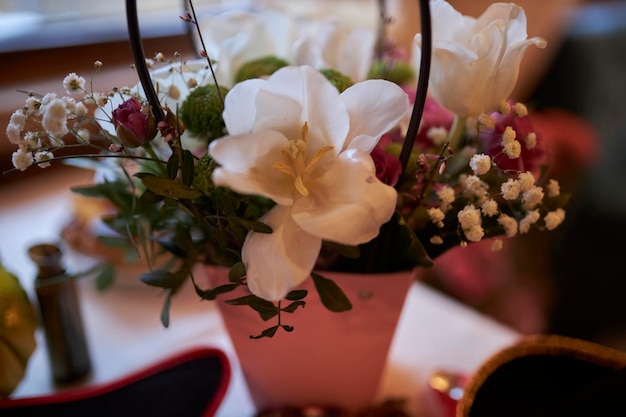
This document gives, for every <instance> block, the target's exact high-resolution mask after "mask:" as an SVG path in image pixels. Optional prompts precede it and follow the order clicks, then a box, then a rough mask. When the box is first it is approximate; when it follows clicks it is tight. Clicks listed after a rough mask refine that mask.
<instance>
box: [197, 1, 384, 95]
mask: <svg viewBox="0 0 626 417" xmlns="http://www.w3.org/2000/svg"><path fill="white" fill-rule="evenodd" d="M200 24H201V30H202V33H203V37H204V41H205V45H206V49H207V53H208V55H209V57H211V58H213V59H215V60H216V61H217V68H216V74H217V79H218V81H219V82H220V84H223V85H225V86H227V87H231V86H232V85H233V84H234V82H235V76H236V74H237V72H238V71H239V69H240V68H241V66H242V65H243V64H245V63H247V62H248V61H251V60H254V59H259V58H264V57H269V56H274V57H278V58H281V59H284V60H285V61H287V62H288V63H290V64H294V65H309V66H311V67H313V68H315V69H325V68H332V69H334V70H337V71H339V72H341V73H343V74H344V75H347V76H348V77H350V78H351V79H352V81H354V82H358V81H362V80H364V79H365V78H366V77H367V74H368V72H369V69H370V66H371V64H372V57H373V54H374V44H375V39H376V37H375V34H374V33H373V32H372V31H371V30H368V29H364V28H355V29H349V28H347V27H346V26H343V25H341V24H339V23H338V21H337V20H336V19H335V18H333V17H329V18H324V19H318V20H313V19H302V18H300V19H297V20H296V18H295V17H294V16H291V15H289V14H287V13H286V12H284V11H282V10H274V9H271V8H269V9H264V10H262V11H256V12H246V11H230V12H226V13H222V14H218V15H213V16H209V17H207V18H205V20H203V21H201V22H200Z"/></svg>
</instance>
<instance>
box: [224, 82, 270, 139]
mask: <svg viewBox="0 0 626 417" xmlns="http://www.w3.org/2000/svg"><path fill="white" fill-rule="evenodd" d="M264 84H265V81H264V80H260V79H252V80H246V81H243V82H240V83H239V84H237V85H235V86H234V87H233V88H232V89H231V90H230V91H229V92H228V94H226V97H225V99H224V112H223V113H222V117H223V118H224V124H225V125H226V129H227V130H228V133H229V134H231V135H241V134H243V133H250V132H251V131H252V127H253V126H254V121H255V119H256V112H257V109H256V103H255V101H254V97H256V94H257V92H258V91H259V89H260V88H261V87H262V86H263V85H264Z"/></svg>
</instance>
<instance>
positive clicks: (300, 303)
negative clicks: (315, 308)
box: [281, 301, 306, 313]
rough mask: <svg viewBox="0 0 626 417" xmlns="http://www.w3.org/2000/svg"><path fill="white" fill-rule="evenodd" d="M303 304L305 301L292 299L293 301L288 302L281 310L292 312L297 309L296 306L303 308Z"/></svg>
mask: <svg viewBox="0 0 626 417" xmlns="http://www.w3.org/2000/svg"><path fill="white" fill-rule="evenodd" d="M305 305H306V303H305V302H304V301H294V302H293V303H291V304H289V305H288V306H287V307H283V308H281V310H282V311H284V312H287V313H293V312H294V311H296V310H297V309H298V307H302V308H304V306H305Z"/></svg>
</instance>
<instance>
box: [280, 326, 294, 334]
mask: <svg viewBox="0 0 626 417" xmlns="http://www.w3.org/2000/svg"><path fill="white" fill-rule="evenodd" d="M281 327H282V328H283V330H284V331H286V332H289V333H291V332H293V329H294V327H293V326H289V325H288V324H283V325H282V326H281Z"/></svg>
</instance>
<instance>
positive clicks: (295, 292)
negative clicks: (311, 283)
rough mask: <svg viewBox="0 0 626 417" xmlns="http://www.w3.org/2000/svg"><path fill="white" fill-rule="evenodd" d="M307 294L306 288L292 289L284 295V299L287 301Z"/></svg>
mask: <svg viewBox="0 0 626 417" xmlns="http://www.w3.org/2000/svg"><path fill="white" fill-rule="evenodd" d="M307 294H308V291H307V290H293V291H290V292H289V293H288V294H287V295H286V296H285V299H287V300H289V301H296V300H302V299H303V298H304V297H306V295H307Z"/></svg>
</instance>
